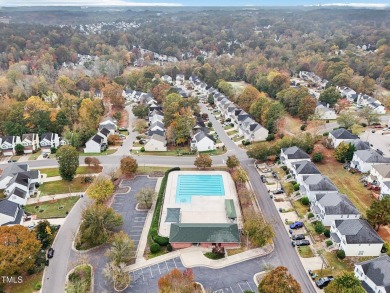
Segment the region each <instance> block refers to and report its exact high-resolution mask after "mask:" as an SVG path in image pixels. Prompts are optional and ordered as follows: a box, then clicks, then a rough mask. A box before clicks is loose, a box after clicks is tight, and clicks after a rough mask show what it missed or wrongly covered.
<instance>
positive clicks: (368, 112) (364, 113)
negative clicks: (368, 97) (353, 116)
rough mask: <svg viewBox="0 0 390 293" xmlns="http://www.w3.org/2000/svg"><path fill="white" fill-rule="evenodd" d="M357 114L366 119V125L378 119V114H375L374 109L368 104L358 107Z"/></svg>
mask: <svg viewBox="0 0 390 293" xmlns="http://www.w3.org/2000/svg"><path fill="white" fill-rule="evenodd" d="M359 116H360V117H362V118H363V119H365V120H366V121H367V125H371V124H373V123H377V122H379V121H380V120H379V117H378V115H376V114H375V112H374V110H373V109H372V108H371V107H369V106H365V107H363V108H362V109H360V111H359Z"/></svg>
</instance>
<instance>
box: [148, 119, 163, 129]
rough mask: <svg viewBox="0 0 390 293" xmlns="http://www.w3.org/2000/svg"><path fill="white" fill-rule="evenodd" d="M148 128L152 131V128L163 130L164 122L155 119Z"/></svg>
mask: <svg viewBox="0 0 390 293" xmlns="http://www.w3.org/2000/svg"><path fill="white" fill-rule="evenodd" d="M149 129H150V130H152V131H154V130H160V131H164V130H165V129H164V123H162V122H161V121H156V122H154V123H152V124H151V125H150V128H149Z"/></svg>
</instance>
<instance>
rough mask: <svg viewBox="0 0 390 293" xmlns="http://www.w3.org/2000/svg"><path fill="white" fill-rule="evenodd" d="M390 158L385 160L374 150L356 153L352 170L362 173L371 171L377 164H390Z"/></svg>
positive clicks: (352, 162)
mask: <svg viewBox="0 0 390 293" xmlns="http://www.w3.org/2000/svg"><path fill="white" fill-rule="evenodd" d="M388 163H390V158H385V157H383V156H382V155H381V154H379V153H378V152H376V151H375V150H373V149H369V150H361V151H356V152H355V153H354V154H353V157H352V161H351V168H354V169H357V170H359V171H360V172H362V173H367V172H370V171H371V167H372V166H373V165H375V164H388Z"/></svg>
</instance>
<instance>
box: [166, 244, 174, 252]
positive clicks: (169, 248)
mask: <svg viewBox="0 0 390 293" xmlns="http://www.w3.org/2000/svg"><path fill="white" fill-rule="evenodd" d="M167 250H168V251H169V252H171V251H172V250H173V247H172V245H171V244H170V243H168V245H167Z"/></svg>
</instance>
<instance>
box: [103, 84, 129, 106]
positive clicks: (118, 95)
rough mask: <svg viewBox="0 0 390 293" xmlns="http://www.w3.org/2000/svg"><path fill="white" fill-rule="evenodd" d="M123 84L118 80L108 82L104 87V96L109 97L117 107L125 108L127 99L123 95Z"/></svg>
mask: <svg viewBox="0 0 390 293" xmlns="http://www.w3.org/2000/svg"><path fill="white" fill-rule="evenodd" d="M122 91H123V86H121V85H119V84H117V83H116V82H113V83H110V84H107V85H106V86H105V87H104V88H103V94H104V97H105V98H107V99H109V100H110V102H111V104H112V106H113V107H114V108H116V109H123V108H124V107H125V99H124V98H123V96H122Z"/></svg>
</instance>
